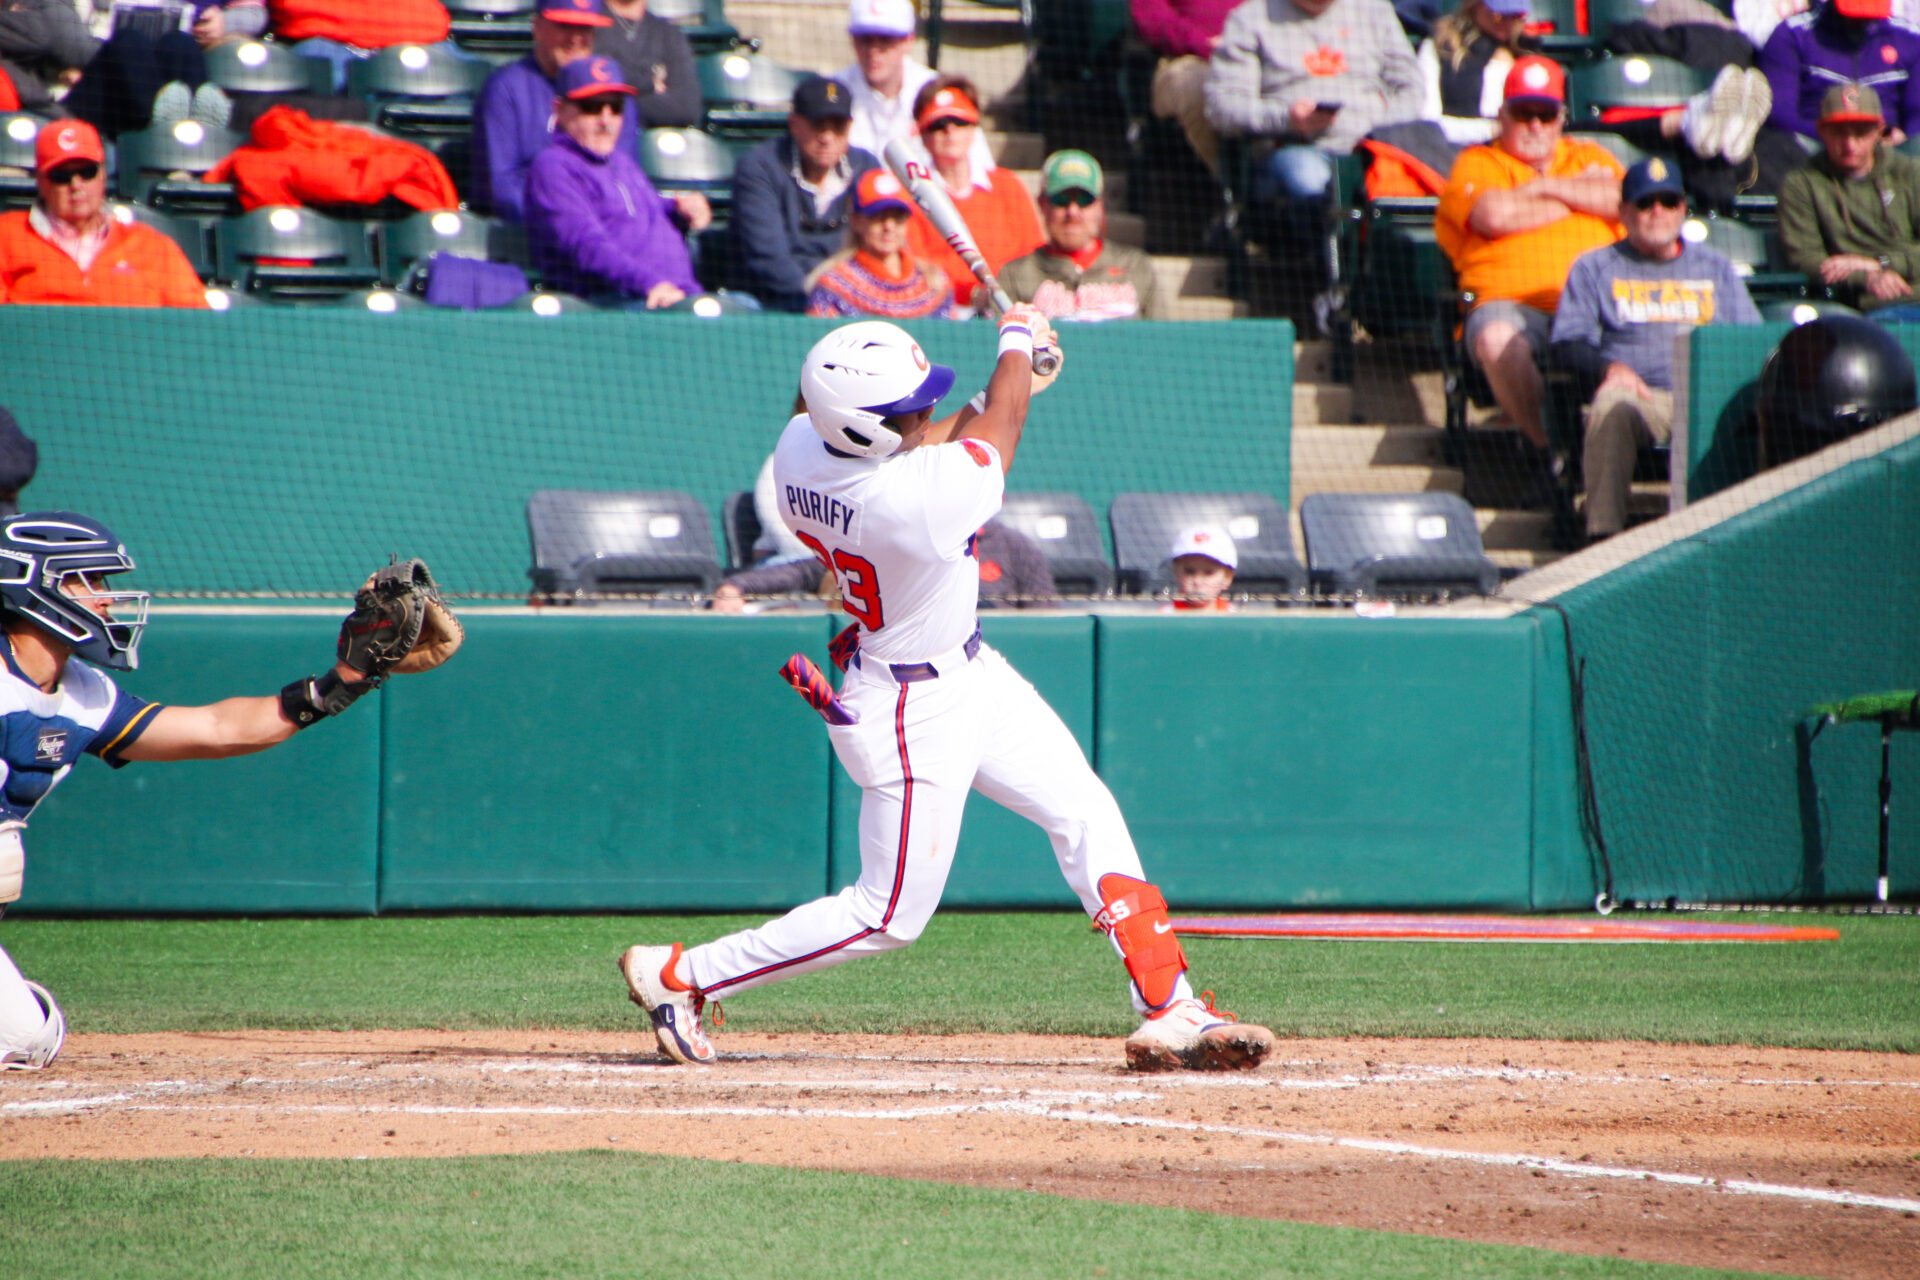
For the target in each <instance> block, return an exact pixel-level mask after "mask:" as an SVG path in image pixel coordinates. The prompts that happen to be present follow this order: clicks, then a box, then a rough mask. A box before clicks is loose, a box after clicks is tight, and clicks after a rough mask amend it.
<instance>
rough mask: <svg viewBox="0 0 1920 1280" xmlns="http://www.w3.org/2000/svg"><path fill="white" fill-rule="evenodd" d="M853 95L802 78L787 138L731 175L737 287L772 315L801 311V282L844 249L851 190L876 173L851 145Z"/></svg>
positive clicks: (760, 149)
mask: <svg viewBox="0 0 1920 1280" xmlns="http://www.w3.org/2000/svg"><path fill="white" fill-rule="evenodd" d="M852 125H853V92H852V90H850V89H848V88H847V86H846V85H844V84H842V83H841V82H840V81H838V80H829V79H827V78H826V77H824V76H808V77H807V78H806V79H804V80H802V81H801V82H800V83H799V84H798V85H796V86H794V90H793V109H792V111H791V112H789V113H788V115H787V132H786V134H785V135H784V136H782V137H778V138H769V139H768V140H767V141H765V142H763V143H761V144H760V145H759V146H757V147H754V148H753V149H752V150H751V151H748V152H747V153H746V154H745V155H742V156H741V157H740V160H739V162H738V163H737V164H736V165H735V166H734V170H733V221H732V232H733V245H734V261H735V262H736V263H737V264H738V272H739V287H740V288H743V289H745V290H746V291H747V292H749V293H751V294H753V295H754V296H755V297H757V298H759V299H760V301H761V302H763V303H764V304H766V305H767V306H768V307H770V308H773V309H775V310H779V311H799V310H801V309H802V308H803V307H805V306H806V304H807V274H808V273H809V272H811V271H812V270H813V269H814V268H815V267H817V266H819V265H820V264H821V263H822V262H824V261H826V260H827V258H829V257H831V256H832V255H833V254H835V253H838V252H839V251H840V250H841V249H843V248H845V247H846V243H847V213H848V206H849V204H850V202H851V196H852V194H853V188H854V184H855V183H857V182H858V181H859V180H860V175H861V174H863V173H865V172H866V171H867V170H869V169H877V168H879V167H880V161H879V159H878V158H877V157H875V156H874V155H873V154H872V153H871V152H868V151H864V150H862V149H861V148H859V147H856V146H853V145H851V143H850V141H849V139H850V137H851V130H852Z"/></svg>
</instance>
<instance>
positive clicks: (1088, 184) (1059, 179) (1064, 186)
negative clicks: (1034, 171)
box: [1040, 151, 1104, 200]
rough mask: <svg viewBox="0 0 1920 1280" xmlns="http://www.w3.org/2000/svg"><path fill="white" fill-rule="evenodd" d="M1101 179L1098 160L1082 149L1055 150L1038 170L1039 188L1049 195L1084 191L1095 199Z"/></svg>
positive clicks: (1102, 176) (1102, 177)
mask: <svg viewBox="0 0 1920 1280" xmlns="http://www.w3.org/2000/svg"><path fill="white" fill-rule="evenodd" d="M1103 179H1104V175H1103V174H1102V173H1101V172H1100V162H1099V161H1098V160H1095V159H1094V158H1093V157H1092V156H1090V155H1088V154H1087V153H1086V152H1084V151H1056V152H1054V153H1053V154H1052V155H1050V156H1048V157H1047V163H1046V167H1045V168H1044V169H1042V170H1041V171H1040V182H1041V188H1042V190H1044V191H1045V192H1046V193H1047V194H1048V195H1050V196H1057V195H1059V194H1060V193H1061V192H1062V191H1084V192H1086V193H1087V194H1088V195H1091V196H1093V197H1094V198H1095V199H1096V200H1097V199H1099V197H1100V190H1101V184H1102V181H1103Z"/></svg>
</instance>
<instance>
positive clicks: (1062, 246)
mask: <svg viewBox="0 0 1920 1280" xmlns="http://www.w3.org/2000/svg"><path fill="white" fill-rule="evenodd" d="M1040 211H1041V215H1042V217H1043V219H1044V221H1045V222H1046V224H1047V239H1048V240H1049V241H1050V242H1051V243H1052V244H1053V247H1054V248H1056V249H1058V250H1060V251H1061V252H1062V253H1078V252H1080V251H1081V250H1082V249H1084V248H1086V247H1087V246H1088V245H1090V244H1092V243H1093V242H1094V241H1095V240H1098V239H1099V238H1100V233H1101V231H1102V230H1103V229H1104V228H1105V226H1106V221H1107V205H1106V201H1104V200H1101V199H1100V198H1099V197H1098V196H1094V195H1093V194H1092V193H1091V192H1087V191H1062V192H1061V193H1060V194H1059V195H1057V196H1043V197H1042V198H1041V200H1040Z"/></svg>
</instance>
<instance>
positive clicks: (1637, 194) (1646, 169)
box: [1620, 156, 1687, 204]
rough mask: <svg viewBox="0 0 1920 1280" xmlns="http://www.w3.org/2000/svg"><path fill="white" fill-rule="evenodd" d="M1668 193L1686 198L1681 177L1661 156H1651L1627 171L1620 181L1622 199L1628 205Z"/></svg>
mask: <svg viewBox="0 0 1920 1280" xmlns="http://www.w3.org/2000/svg"><path fill="white" fill-rule="evenodd" d="M1661 192H1666V193H1668V194H1669V195H1676V196H1680V197H1681V198H1682V199H1684V198H1685V197H1686V194H1687V193H1686V191H1685V190H1683V189H1682V188H1681V186H1680V175H1679V174H1677V173H1675V172H1674V169H1673V166H1672V165H1670V164H1668V163H1667V162H1666V161H1665V160H1662V159H1661V158H1660V157H1659V156H1651V157H1649V158H1647V159H1645V160H1642V161H1641V162H1640V163H1639V164H1636V165H1634V166H1633V168H1631V169H1629V170H1627V174H1626V176H1625V177H1624V178H1622V179H1620V198H1621V199H1622V200H1625V201H1626V202H1627V203H1628V204H1632V203H1633V202H1634V201H1636V200H1644V199H1645V198H1646V197H1648V196H1652V195H1659V194H1660V193H1661Z"/></svg>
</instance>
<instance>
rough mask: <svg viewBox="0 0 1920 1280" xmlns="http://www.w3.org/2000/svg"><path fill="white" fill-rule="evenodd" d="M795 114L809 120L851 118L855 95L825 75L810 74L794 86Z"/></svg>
mask: <svg viewBox="0 0 1920 1280" xmlns="http://www.w3.org/2000/svg"><path fill="white" fill-rule="evenodd" d="M793 114H795V115H797V116H801V117H803V118H805V119H808V120H851V119H852V118H853V95H852V94H851V93H848V92H847V86H845V85H843V84H841V83H840V82H839V81H838V80H829V79H827V78H826V77H825V76H808V77H807V78H806V79H805V80H802V81H801V82H800V83H799V84H797V85H795V86H794V87H793Z"/></svg>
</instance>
